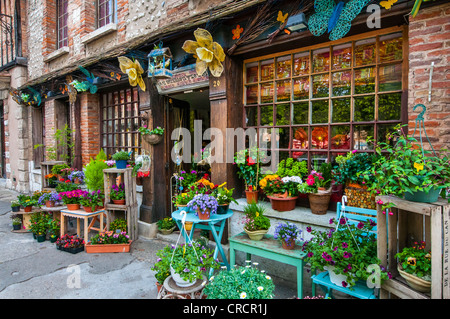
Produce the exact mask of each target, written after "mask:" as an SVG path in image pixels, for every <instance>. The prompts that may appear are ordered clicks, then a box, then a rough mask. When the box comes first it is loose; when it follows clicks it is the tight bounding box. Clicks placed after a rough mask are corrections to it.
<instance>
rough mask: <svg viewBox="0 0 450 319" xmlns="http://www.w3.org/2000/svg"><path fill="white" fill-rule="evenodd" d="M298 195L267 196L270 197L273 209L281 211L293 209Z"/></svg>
mask: <svg viewBox="0 0 450 319" xmlns="http://www.w3.org/2000/svg"><path fill="white" fill-rule="evenodd" d="M297 197H298V196H295V197H286V198H283V197H276V196H267V198H269V199H270V204H271V205H272V209H273V210H276V211H279V212H286V211H290V210H293V209H294V208H295V204H296V202H297Z"/></svg>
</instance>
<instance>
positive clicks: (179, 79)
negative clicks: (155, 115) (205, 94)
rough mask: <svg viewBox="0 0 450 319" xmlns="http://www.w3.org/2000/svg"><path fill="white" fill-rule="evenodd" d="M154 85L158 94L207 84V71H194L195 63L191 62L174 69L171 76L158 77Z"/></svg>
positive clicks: (181, 90) (182, 90)
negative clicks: (201, 72) (198, 72)
mask: <svg viewBox="0 0 450 319" xmlns="http://www.w3.org/2000/svg"><path fill="white" fill-rule="evenodd" d="M156 86H157V88H158V92H159V94H171V93H176V92H184V91H188V90H193V89H197V88H202V87H205V86H209V76H208V73H207V72H205V73H204V74H203V75H198V74H197V72H196V71H195V64H191V65H188V66H186V67H183V68H180V69H177V70H174V71H173V76H172V77H171V78H167V79H158V81H157V82H156Z"/></svg>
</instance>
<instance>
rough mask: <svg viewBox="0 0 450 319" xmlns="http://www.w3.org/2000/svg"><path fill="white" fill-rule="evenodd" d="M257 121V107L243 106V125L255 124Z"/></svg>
mask: <svg viewBox="0 0 450 319" xmlns="http://www.w3.org/2000/svg"><path fill="white" fill-rule="evenodd" d="M257 123H258V108H257V107H256V106H254V107H246V108H245V126H256V125H257Z"/></svg>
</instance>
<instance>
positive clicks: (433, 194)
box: [405, 188, 441, 203]
mask: <svg viewBox="0 0 450 319" xmlns="http://www.w3.org/2000/svg"><path fill="white" fill-rule="evenodd" d="M440 192H441V189H440V188H433V189H430V191H429V192H428V193H426V192H424V191H416V192H414V195H413V194H410V193H405V199H406V200H409V201H412V202H419V203H434V202H436V201H437V200H438V198H439V193H440Z"/></svg>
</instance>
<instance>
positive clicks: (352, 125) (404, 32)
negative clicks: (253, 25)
mask: <svg viewBox="0 0 450 319" xmlns="http://www.w3.org/2000/svg"><path fill="white" fill-rule="evenodd" d="M395 33H400V36H401V38H402V42H401V43H402V58H401V59H399V60H395V61H389V62H380V61H379V56H380V55H379V38H380V37H383V36H387V35H390V34H395ZM372 38H375V39H376V41H375V50H376V55H375V58H376V60H375V63H372V64H367V65H363V66H356V65H355V43H356V42H358V41H360V40H365V39H372ZM344 44H351V48H352V51H351V52H352V53H351V66H350V67H349V68H346V69H333V63H332V61H330V63H329V70H328V71H325V72H317V73H314V71H313V69H312V67H313V61H312V60H313V59H312V57H313V52H314V51H316V50H320V49H324V48H327V49H328V52H329V58H330V60H331V59H332V50H331V49H332V47H336V46H340V45H344ZM303 52H308V53H309V70H308V73H306V75H305V76H306V77H308V79H309V92H308V94H309V96H308V98H307V99H301V100H294V80H295V79H300V77H301V75H294V74H293V71H294V56H295V55H296V54H300V53H303ZM286 56H290V61H291V65H290V75H289V76H288V77H286V78H277V58H283V57H286ZM270 59H271V60H272V61H273V72H274V74H273V77H272V79H270V80H267V81H262V78H261V72H262V71H261V62H264V61H266V60H270ZM252 63H253V64H254V63H257V64H258V68H257V70H258V74H257V75H256V77H257V80H256V82H248V83H247V65H248V64H252ZM393 64H395V65H399V66H400V67H401V80H400V81H401V88H400V89H398V90H389V91H380V90H379V88H378V82H379V77H380V76H379V74H378V70H379V68H380V67H383V66H386V65H393ZM371 67H373V68H374V70H375V76H374V81H375V86H376V88H375V89H374V91H373V92H371V93H366V94H355V91H354V87H355V85H354V84H355V81H354V80H355V70H359V69H363V68H371ZM242 68H243V85H242V87H243V92H242V104H243V127H244V129H245V128H250V127H252V128H256V129H257V130H258V133H259V134H258V136H260V132H261V129H271V128H282V129H287V130H288V133H287V134H288V135H287V136H288V142H287V143H288V146H287V148H281V147H280V148H276V150H278V151H279V152H280V153H281V152H284V153H285V154H284V155H283V156H286V153H287V157H293V153H294V152H302V153H306V154H307V156H306V157H305V158H299V159H298V160H307V162H308V168H309V169H311V166H312V165H313V163H312V161H313V154H314V153H320V154H324V157H326V161H327V162H330V161H331V162H333V157H335V156H337V155H338V154H343V153H346V152H349V151H352V150H353V149H354V140H355V137H354V129H356V128H358V127H361V126H364V125H370V126H371V127H372V128H373V133H372V134H373V136H372V137H374V138H375V139H376V140H378V135H377V134H378V130H379V129H380V127H383V125H394V124H406V123H407V121H408V117H407V113H408V111H407V100H408V98H407V92H408V29H407V26H401V27H392V28H386V29H382V30H377V31H372V32H367V33H364V34H358V35H355V36H351V37H347V38H343V39H339V40H337V41H331V42H324V43H321V44H316V45H312V46H307V47H302V48H298V49H294V50H289V51H284V52H278V53H275V54H269V55H265V56H259V57H254V58H251V59H247V60H244V61H243V65H242ZM341 71H342V72H343V71H349V72H350V73H351V83H350V94H347V95H343V96H333V94H332V89H333V86H332V84H333V83H332V75H333V74H334V73H336V72H341ZM321 74H327V75H328V76H329V80H328V96H327V97H324V98H313V97H312V94H313V93H312V91H313V85H312V79H313V77H314V76H315V75H321ZM283 80H289V81H291V84H290V92H289V94H290V98H289V99H288V100H287V101H277V94H276V93H277V82H280V81H283ZM266 83H268V84H269V85H270V84H272V85H271V88H272V91H271V92H273V94H272V96H273V98H272V102H268V103H262V101H261V96H262V94H261V84H266ZM249 85H256V90H257V91H256V92H257V95H256V99H257V100H256V103H254V104H247V92H246V87H247V86H249ZM390 93H391V94H399V95H400V101H401V102H400V103H401V105H400V107H399V119H395V120H380V119H379V118H378V115H379V114H378V110H379V105H378V100H379V97H380V96H382V95H383V94H390ZM269 94H270V93H269ZM364 96H374V97H375V105H374V111H373V112H374V119H373V120H366V121H355V119H354V114H353V113H354V112H353V111H354V98H355V97H356V98H358V97H364ZM337 99H349V101H350V120H349V122H342V123H333V121H332V105H330V104H331V103H332V101H333V100H337ZM321 100H326V101H328V103H329V104H328V121H327V122H325V123H313V121H312V103H313V102H315V101H321ZM302 102H307V103H308V104H307V105H308V116H307V122H306V124H294V104H299V103H302ZM283 104H288V105H289V108H288V109H289V112H290V114H289V115H288V123H289V124H288V125H277V106H278V105H283ZM264 106H269V107H270V106H271V107H272V123H271V125H261V124H263V123H261V107H264ZM250 108H254V109H253V116H255V117H254V118H253V119H254V120H255V121H256V125H253V126H251V125H250V126H247V124H246V120H247V115H246V114H247V110H248V109H250ZM255 113H256V114H255ZM269 113H270V111H269ZM338 126H348V127H349V132H348V135H349V136H350V141H349V148H346V149H335V148H332V143H331V138H332V137H333V134H332V129H333V127H338ZM299 127H303V128H304V129H305V130H306V131H307V134H308V136H307V138H308V145H310V146H309V147H308V146H307V148H298V149H294V148H293V147H294V145H293V143H294V137H293V134H294V131H295V129H297V128H299ZM315 127H324V128H327V132H328V146H327V148H325V149H316V148H313V147H312V144H311V132H312V129H313V128H315ZM279 137H280V139H281V134H280V136H279ZM357 151H358V152H368V153H372V152H374V151H375V150H373V149H365V150H357ZM281 159H283V157H280V160H281Z"/></svg>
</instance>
